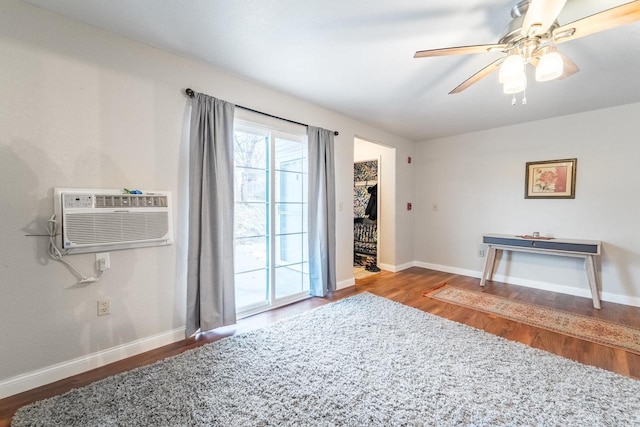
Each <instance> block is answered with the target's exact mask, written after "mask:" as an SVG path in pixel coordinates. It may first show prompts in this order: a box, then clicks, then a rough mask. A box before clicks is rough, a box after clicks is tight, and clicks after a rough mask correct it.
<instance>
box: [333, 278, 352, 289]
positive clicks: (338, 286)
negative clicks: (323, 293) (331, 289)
mask: <svg viewBox="0 0 640 427" xmlns="http://www.w3.org/2000/svg"><path fill="white" fill-rule="evenodd" d="M355 285H356V279H355V278H354V277H352V278H350V279H347V280H341V281H339V282H338V283H336V290H340V289H344V288H348V287H350V286H355Z"/></svg>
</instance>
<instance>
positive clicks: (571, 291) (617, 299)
mask: <svg viewBox="0 0 640 427" xmlns="http://www.w3.org/2000/svg"><path fill="white" fill-rule="evenodd" d="M414 263H415V266H416V267H422V268H428V269H430V270H436V271H443V272H445V273H451V274H459V275H461V276H468V277H476V278H480V276H482V272H481V271H476V270H467V269H464V268H457V267H451V266H448V265H440V264H431V263H428V262H421V261H415V262H414ZM493 280H495V281H496V282H503V283H510V284H512V285H518V286H525V287H527V288H534V289H540V290H543V291H551V292H558V293H560V294H567V295H574V296H578V297H584V298H589V299H591V290H589V289H586V288H585V289H581V288H575V287H572V286H564V285H558V284H556V283H548V282H539V281H536V280H529V279H523V278H521V277H509V276H504V275H502V274H495V275H494V276H493ZM600 299H601V300H602V301H608V302H614V303H616V304H624V305H630V306H633V307H640V298H638V297H634V296H627V295H620V294H612V293H610V292H600Z"/></svg>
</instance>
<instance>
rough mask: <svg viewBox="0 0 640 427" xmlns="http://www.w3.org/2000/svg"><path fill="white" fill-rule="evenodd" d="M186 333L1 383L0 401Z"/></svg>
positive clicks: (125, 346)
mask: <svg viewBox="0 0 640 427" xmlns="http://www.w3.org/2000/svg"><path fill="white" fill-rule="evenodd" d="M184 331H185V328H178V329H174V330H171V331H167V332H162V333H160V334H157V335H152V336H150V337H146V338H141V339H138V340H135V341H132V342H130V343H126V344H122V345H119V346H116V347H112V348H109V349H106V350H102V351H98V352H96V353H92V354H88V355H86V356H82V357H78V358H76V359H72V360H68V361H66V362H62V363H58V364H55V365H51V366H47V367H46V368H42V369H38V370H37V371H33V372H28V373H26V374H22V375H18V376H16V377H13V378H9V379H7V380H4V381H0V399H4V398H5V397H9V396H13V395H14V394H18V393H22V392H24V391H27V390H31V389H34V388H36V387H40V386H43V385H45V384H50V383H52V382H55V381H59V380H61V379H64V378H68V377H71V376H73V375H77V374H81V373H83V372H87V371H90V370H91V369H95V368H99V367H101V366H104V365H108V364H109V363H113V362H117V361H118V360H122V359H126V358H127V357H131V356H135V355H136V354H140V353H144V352H145V351H149V350H153V349H155V348H158V347H162V346H163V345H167V344H171V343H174V342H176V341H180V340H183V339H184Z"/></svg>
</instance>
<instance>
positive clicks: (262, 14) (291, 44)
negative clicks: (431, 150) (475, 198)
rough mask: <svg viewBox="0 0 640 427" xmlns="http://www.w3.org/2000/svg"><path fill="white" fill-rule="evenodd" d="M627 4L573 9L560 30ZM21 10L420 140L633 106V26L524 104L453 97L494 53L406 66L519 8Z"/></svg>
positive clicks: (576, 44)
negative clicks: (66, 20) (56, 16)
mask: <svg viewBox="0 0 640 427" xmlns="http://www.w3.org/2000/svg"><path fill="white" fill-rule="evenodd" d="M627 1H628V0H568V2H567V5H566V7H565V9H564V10H563V11H562V13H561V14H560V17H559V19H558V20H559V22H560V24H565V23H568V22H571V21H574V20H576V19H579V18H582V17H584V16H587V15H591V14H593V13H597V12H599V11H601V10H604V9H608V8H610V7H614V6H617V5H620V4H623V3H626V2H627ZM28 2H29V3H31V4H34V5H37V6H40V7H43V8H46V9H49V10H52V11H55V12H57V13H60V14H62V15H66V16H69V17H72V18H74V19H77V20H80V21H83V22H85V23H88V24H91V25H95V26H97V27H100V28H103V29H106V30H108V31H111V32H114V33H116V34H120V35H122V36H125V37H128V38H131V39H134V40H137V41H140V42H143V43H146V44H148V45H151V46H154V47H157V48H159V49H163V50H166V51H169V52H174V53H179V54H181V55H183V56H187V57H192V58H198V59H200V60H203V61H206V62H208V63H210V64H213V65H215V66H216V67H218V68H221V69H224V70H227V71H229V72H231V73H233V74H236V75H238V76H241V77H243V78H245V79H248V80H252V81H255V82H258V83H260V84H262V85H265V86H268V87H271V88H274V89H276V90H278V91H281V92H285V93H287V94H290V95H293V96H295V97H298V98H301V99H304V100H307V101H310V102H312V103H315V104H317V105H321V106H323V107H326V108H328V109H331V110H334V111H337V112H340V113H343V114H345V115H347V116H350V117H353V118H356V119H359V120H361V121H363V122H366V123H370V124H372V125H374V126H377V127H379V128H382V129H385V130H387V131H389V132H392V133H395V134H397V135H402V136H405V137H407V138H409V139H411V140H416V141H421V140H426V139H431V138H436V137H441V136H446V135H453V134H460V133H466V132H471V131H477V130H481V129H487V128H493V127H499V126H505V125H509V124H515V123H521V122H527V121H532V120H538V119H543V118H549V117H553V116H559V115H565V114H571V113H576V112H581V111H587V110H593V109H599V108H605V107H610V106H615V105H622V104H628V103H632V102H640V84H639V83H638V77H637V76H638V74H637V73H638V70H640V43H639V42H640V23H633V24H629V25H626V26H623V27H619V28H616V29H613V30H609V31H606V32H603V33H598V34H595V35H592V36H589V37H585V38H582V39H578V40H574V41H571V42H568V43H564V44H561V45H560V46H559V47H560V49H561V50H562V51H563V52H564V53H566V54H567V55H568V56H570V57H571V59H573V61H574V62H575V63H576V64H577V65H578V66H579V67H580V69H581V71H580V72H579V73H577V74H575V75H573V76H571V77H570V78H568V79H566V80H563V81H551V82H546V83H537V82H535V81H533V80H534V79H533V78H532V73H531V71H532V70H530V74H529V76H530V78H529V81H530V83H529V88H528V90H527V100H528V104H527V105H526V106H523V105H520V104H519V103H518V105H516V106H515V107H513V106H511V97H510V96H508V95H504V94H502V88H501V86H500V85H499V84H498V82H497V76H496V75H495V73H494V75H491V76H489V77H487V78H486V79H484V80H482V81H480V82H479V83H477V84H476V85H474V86H472V87H471V88H469V89H467V90H466V91H464V92H462V93H460V94H456V95H448V92H449V91H450V90H451V89H453V88H454V87H456V86H457V85H458V84H459V83H461V82H462V81H464V80H465V79H466V78H467V77H469V76H470V75H472V74H474V73H475V72H476V71H478V70H480V69H481V68H483V67H484V66H486V65H487V64H489V63H490V62H491V61H493V60H494V59H495V58H497V57H499V56H500V54H496V53H486V54H479V55H467V56H452V57H439V58H422V59H414V58H413V54H414V53H415V51H416V50H423V49H432V48H439V47H449V46H460V45H470V44H488V43H495V42H497V40H498V39H499V37H500V34H501V32H502V30H503V28H504V27H505V26H506V25H507V23H508V22H509V21H510V16H509V11H510V8H511V6H513V4H515V3H516V2H517V0H511V1H509V0H455V1H452V0H395V1H389V0H366V1H365V0H348V1H347V0H272V1H264V0H191V1H178V0H28ZM194 89H195V90H198V88H194ZM211 95H214V96H215V94H211Z"/></svg>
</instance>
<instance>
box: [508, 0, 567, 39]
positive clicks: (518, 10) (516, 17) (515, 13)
mask: <svg viewBox="0 0 640 427" xmlns="http://www.w3.org/2000/svg"><path fill="white" fill-rule="evenodd" d="M529 3H530V0H522V1H521V2H519V3H516V4H515V5H514V6H513V7H512V8H511V18H513V19H512V20H511V22H509V24H508V25H507V27H506V28H505V29H504V30H503V31H502V36H501V37H500V41H498V43H499V44H510V45H512V46H515V45H516V44H517V43H518V41H520V40H521V39H523V38H527V36H523V35H522V32H521V31H522V25H523V24H524V19H525V15H526V14H527V10H529ZM559 26H560V24H558V21H557V20H555V21H554V22H553V24H552V25H551V27H549V29H548V30H547V31H546V33H545V34H540V36H538V37H539V38H542V37H541V36H544V35H546V34H550V33H551V32H553V30H555V29H556V28H558V27H559Z"/></svg>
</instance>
